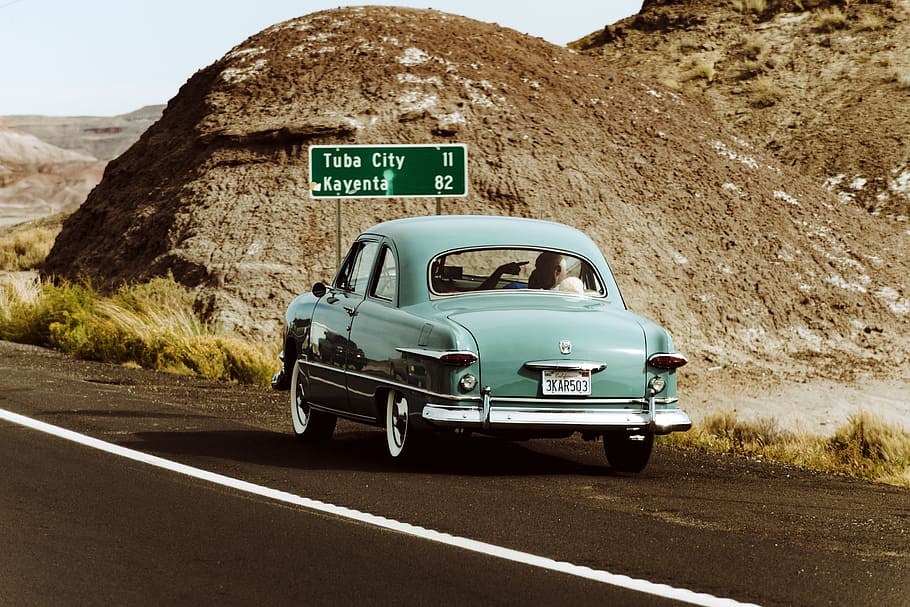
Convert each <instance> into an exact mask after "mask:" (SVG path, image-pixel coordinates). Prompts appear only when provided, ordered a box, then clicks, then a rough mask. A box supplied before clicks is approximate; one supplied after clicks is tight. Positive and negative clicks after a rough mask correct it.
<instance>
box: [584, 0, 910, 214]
mask: <svg viewBox="0 0 910 607" xmlns="http://www.w3.org/2000/svg"><path fill="white" fill-rule="evenodd" d="M570 47H572V48H575V49H578V50H579V51H582V52H584V53H586V54H590V55H594V56H598V57H601V58H602V59H604V60H606V62H607V63H608V64H610V65H613V66H616V67H622V68H625V69H630V70H634V71H636V72H637V73H639V74H641V75H642V76H644V77H648V78H654V79H656V80H658V81H660V82H662V83H663V84H665V85H666V86H669V87H670V88H672V89H673V90H678V91H683V92H685V93H687V94H689V95H692V96H694V97H696V98H698V99H701V100H703V101H704V102H706V103H707V104H708V105H710V106H711V107H712V108H714V109H715V110H716V111H717V112H718V114H719V115H720V116H721V117H722V119H723V120H724V121H725V122H726V123H728V124H729V125H731V126H732V127H733V128H734V129H735V130H736V131H737V132H739V133H741V134H742V136H743V137H745V138H747V139H749V140H750V141H752V142H754V143H755V144H756V145H757V146H758V147H759V148H760V149H761V150H763V151H765V152H767V153H768V154H770V155H773V156H774V157H775V158H777V159H778V160H779V161H780V163H781V164H783V165H785V166H790V167H793V168H794V169H796V170H798V171H800V172H802V173H803V174H805V175H807V176H810V177H812V178H813V179H814V180H815V182H816V183H818V184H820V185H823V186H824V187H826V188H827V189H829V190H831V191H832V192H834V193H835V194H836V195H837V196H838V198H839V199H840V200H841V201H842V202H847V203H851V204H856V205H858V206H860V207H861V208H864V209H866V210H867V211H869V212H871V213H873V214H876V215H881V216H883V217H884V218H886V219H890V220H897V221H900V222H906V221H907V217H908V216H910V111H908V108H910V0H866V1H855V2H854V1H846V0H767V1H766V0H646V1H645V2H644V4H643V6H642V10H641V12H640V13H639V14H638V15H634V16H632V17H630V18H628V19H625V20H623V21H620V22H618V23H615V24H612V25H608V26H606V27H605V28H604V29H603V30H600V31H597V32H594V33H592V34H590V35H589V36H586V37H585V38H582V39H581V40H578V41H576V42H574V43H572V44H570Z"/></svg>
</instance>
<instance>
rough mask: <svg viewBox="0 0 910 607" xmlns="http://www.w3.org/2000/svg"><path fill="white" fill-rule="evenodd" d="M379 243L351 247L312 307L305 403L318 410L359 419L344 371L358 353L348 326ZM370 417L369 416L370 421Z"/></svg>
mask: <svg viewBox="0 0 910 607" xmlns="http://www.w3.org/2000/svg"><path fill="white" fill-rule="evenodd" d="M378 249H379V243H378V242H377V241H375V240H359V241H357V242H356V243H354V246H353V247H351V250H350V252H349V253H348V255H347V257H346V258H345V261H344V263H343V264H342V265H341V269H340V270H339V271H338V276H337V277H336V278H335V281H334V282H333V283H332V287H331V288H330V289H329V290H328V291H327V292H326V294H325V296H323V297H322V298H321V299H320V300H319V301H318V302H317V304H316V307H315V308H314V310H313V323H312V325H311V329H310V346H309V356H308V359H309V369H310V376H309V379H310V386H309V391H308V392H307V398H308V399H309V401H310V402H311V403H312V404H314V405H316V406H318V407H321V408H325V409H330V410H334V411H340V412H344V413H346V414H348V415H351V414H353V415H356V416H361V415H364V412H362V411H357V410H354V409H352V408H351V406H350V402H349V398H348V387H347V377H346V369H347V368H354V367H356V365H357V362H356V361H357V357H358V353H359V352H362V350H361V349H360V348H359V347H358V346H357V344H356V343H353V342H352V341H351V324H352V321H353V319H354V316H355V315H356V314H357V308H358V306H360V304H361V303H362V302H363V300H364V297H365V296H366V293H367V290H368V288H369V286H370V276H371V274H372V271H373V266H374V265H375V261H376V254H377V251H378ZM373 417H374V416H372V415H369V418H370V419H371V420H372V419H373Z"/></svg>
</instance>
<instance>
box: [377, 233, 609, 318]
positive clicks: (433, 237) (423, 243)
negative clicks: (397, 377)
mask: <svg viewBox="0 0 910 607" xmlns="http://www.w3.org/2000/svg"><path fill="white" fill-rule="evenodd" d="M361 237H367V238H369V237H382V238H386V239H388V240H389V241H391V242H392V243H394V246H395V248H396V249H397V251H398V259H399V264H400V265H399V268H398V271H399V278H400V280H399V301H398V303H399V305H411V304H415V303H419V302H421V301H428V300H429V289H428V284H427V283H428V278H427V277H428V275H427V270H428V264H429V262H430V260H431V259H433V258H435V257H436V256H437V255H439V254H440V253H445V252H448V251H453V250H456V249H466V248H473V247H490V246H492V247H509V248H511V247H514V248H520V247H533V248H541V249H554V250H560V251H566V252H571V253H573V254H576V255H578V256H580V257H584V258H587V259H588V260H589V261H590V262H591V263H593V264H594V266H595V267H597V268H598V271H599V272H600V274H601V276H602V277H603V279H604V280H605V282H606V286H607V292H608V293H611V292H616V283H615V281H614V280H613V275H612V272H611V271H610V268H609V265H608V264H607V261H606V260H605V259H604V256H603V254H602V253H601V252H600V249H599V248H598V247H597V245H596V244H595V243H594V241H593V240H591V238H590V237H588V235H587V234H585V233H584V232H582V231H581V230H578V229H576V228H573V227H571V226H567V225H565V224H561V223H556V222H553V221H543V220H539V219H528V218H524V217H504V216H499V215H493V216H486V215H429V216H422V217H409V218H406V219H394V220H392V221H386V222H383V223H379V224H376V225H374V226H373V227H371V228H369V229H368V230H366V231H364V232H363V234H361ZM491 270H492V268H491Z"/></svg>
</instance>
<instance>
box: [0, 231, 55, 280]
mask: <svg viewBox="0 0 910 607" xmlns="http://www.w3.org/2000/svg"><path fill="white" fill-rule="evenodd" d="M59 232H60V230H59V228H58V229H50V228H44V227H33V228H26V229H23V230H20V231H17V232H15V233H12V234H9V235H6V236H3V237H2V238H0V270H3V271H6V272H19V271H22V270H31V269H33V268H35V267H37V266H38V264H40V263H41V262H42V261H44V259H45V258H46V257H47V254H48V253H50V251H51V247H53V246H54V239H55V238H57V234H58V233H59Z"/></svg>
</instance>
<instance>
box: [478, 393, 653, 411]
mask: <svg viewBox="0 0 910 607" xmlns="http://www.w3.org/2000/svg"><path fill="white" fill-rule="evenodd" d="M494 400H495V401H496V402H497V403H526V404H534V405H537V404H539V405H541V406H543V407H546V406H547V405H553V404H560V405H578V406H582V407H583V406H585V405H630V406H631V407H630V408H634V409H637V410H642V409H644V408H645V406H646V405H647V404H648V401H647V400H646V399H645V398H644V397H642V398H591V397H590V396H587V397H580V398H553V397H549V396H547V397H540V398H538V397H536V396H527V397H521V396H497V397H496V398H495V399H494Z"/></svg>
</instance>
